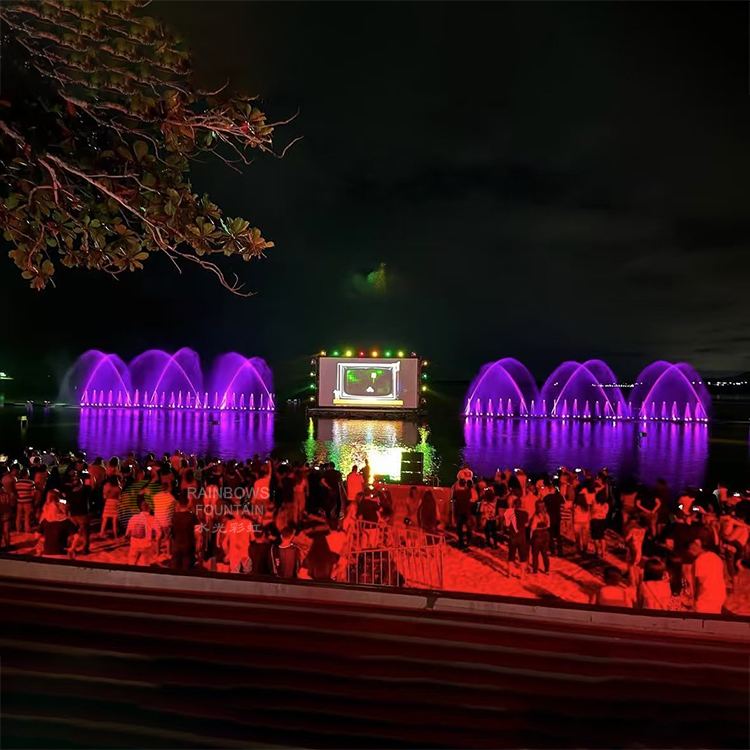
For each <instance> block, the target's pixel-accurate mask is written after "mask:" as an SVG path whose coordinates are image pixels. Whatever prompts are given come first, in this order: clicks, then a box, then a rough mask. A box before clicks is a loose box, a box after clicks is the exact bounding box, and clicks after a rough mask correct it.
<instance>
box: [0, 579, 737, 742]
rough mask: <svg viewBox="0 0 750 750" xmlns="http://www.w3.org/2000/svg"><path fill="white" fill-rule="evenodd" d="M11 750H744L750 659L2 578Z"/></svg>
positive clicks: (655, 643)
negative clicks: (263, 749)
mask: <svg viewBox="0 0 750 750" xmlns="http://www.w3.org/2000/svg"><path fill="white" fill-rule="evenodd" d="M0 600H1V602H0V606H1V607H2V623H3V625H2V631H1V632H0V644H1V645H2V649H1V651H0V654H1V656H2V662H1V664H2V742H3V747H18V746H24V747H63V746H64V747H73V746H76V747H113V746H119V747H124V746H131V747H133V746H135V747H248V746H253V745H257V746H269V745H281V746H286V747H290V746H295V747H300V746H303V747H304V746H308V747H341V748H343V747H370V748H376V747H407V746H408V747H519V746H520V747H635V746H641V747H643V746H646V747H677V746H679V747H747V746H748V718H749V717H748V713H749V712H748V705H749V703H748V699H749V695H748V693H749V690H748V688H749V685H750V669H749V666H750V644H748V643H729V642H718V641H716V640H707V639H704V638H701V639H697V638H696V639H689V638H686V637H683V636H677V635H673V636H667V635H656V634H646V633H642V634H638V633H624V632H614V631H604V630H601V629H596V630H595V629H593V628H590V627H585V626H581V625H564V626H561V625H553V624H540V623H538V622H534V623H532V622H524V621H519V620H518V619H517V618H513V619H511V618H508V619H502V618H498V617H481V616H479V617H478V616H471V617H470V618H469V616H467V615H448V614H438V613H436V612H429V611H416V612H408V611H405V610H396V609H393V610H390V609H384V608H379V609H372V608H370V609H367V608H364V607H358V606H349V605H343V604H335V603H325V604H323V603H313V602H305V601H299V600H295V601H292V600H282V599H269V598H238V597H231V596H211V597H207V596H200V595H194V594H175V593H168V592H166V591H165V592H158V593H154V592H147V591H133V590H123V589H105V588H84V587H82V586H78V585H75V586H72V585H71V586H67V585H61V584H56V585H48V584H44V583H34V584H33V585H31V584H25V583H22V582H21V583H17V582H12V581H9V580H0Z"/></svg>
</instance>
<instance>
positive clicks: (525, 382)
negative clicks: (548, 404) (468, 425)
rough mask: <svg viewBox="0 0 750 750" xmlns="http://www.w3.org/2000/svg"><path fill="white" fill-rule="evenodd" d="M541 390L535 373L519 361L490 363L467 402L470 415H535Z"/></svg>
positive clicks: (468, 394)
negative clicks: (533, 375) (533, 374)
mask: <svg viewBox="0 0 750 750" xmlns="http://www.w3.org/2000/svg"><path fill="white" fill-rule="evenodd" d="M537 403H539V391H538V390H537V387H536V383H535V382H534V378H533V377H532V376H531V373H530V372H529V371H528V370H527V369H526V367H525V366H524V365H522V364H521V363H520V362H519V361H518V360H517V359H513V358H512V357H506V358H505V359H499V360H498V361H497V362H488V363H487V364H486V365H484V366H483V367H482V369H481V370H480V371H479V374H478V375H477V376H476V377H475V378H474V380H473V381H472V383H471V385H470V386H469V390H468V392H467V395H466V400H465V401H464V414H465V415H466V416H475V417H481V416H489V417H509V416H533V415H534V410H535V408H536V404H537Z"/></svg>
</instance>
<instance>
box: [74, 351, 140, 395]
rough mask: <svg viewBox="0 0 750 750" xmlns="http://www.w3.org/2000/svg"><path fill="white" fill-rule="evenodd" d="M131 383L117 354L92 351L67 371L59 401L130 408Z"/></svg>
mask: <svg viewBox="0 0 750 750" xmlns="http://www.w3.org/2000/svg"><path fill="white" fill-rule="evenodd" d="M132 392H133V389H132V381H131V378H130V371H129V370H128V366H127V365H126V364H125V363H124V362H123V361H122V360H121V359H120V357H118V356H117V355H116V354H105V353H104V352H100V351H99V350H98V349H90V350H89V351H87V352H85V353H84V354H82V355H81V356H80V357H79V358H78V359H77V360H76V362H75V364H74V365H73V367H71V368H70V370H68V372H67V374H66V376H65V379H64V380H63V384H62V388H61V390H60V400H61V401H64V402H69V403H80V404H82V405H83V404H85V405H92V406H93V405H96V406H116V405H117V403H118V402H119V403H121V404H122V405H123V406H131V405H132V400H131V393H132Z"/></svg>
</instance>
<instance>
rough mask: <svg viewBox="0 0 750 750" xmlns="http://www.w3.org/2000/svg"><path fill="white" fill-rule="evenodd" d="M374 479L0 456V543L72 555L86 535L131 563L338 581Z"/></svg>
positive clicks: (233, 464) (380, 502)
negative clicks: (120, 543)
mask: <svg viewBox="0 0 750 750" xmlns="http://www.w3.org/2000/svg"><path fill="white" fill-rule="evenodd" d="M390 515H392V502H391V500H390V493H389V492H388V490H387V488H386V487H382V486H380V485H377V486H375V487H371V486H370V468H369V464H368V463H367V462H366V461H365V464H364V466H363V467H362V471H361V472H360V471H359V470H358V469H357V468H356V467H354V469H353V470H352V471H351V472H350V473H349V475H348V476H347V478H346V480H344V479H343V478H342V476H341V473H340V472H339V470H338V469H337V468H336V466H335V465H334V463H333V462H328V463H323V464H320V465H315V466H310V465H309V464H304V465H303V464H301V463H298V464H290V463H289V462H287V461H279V460H272V459H270V458H267V459H261V458H260V456H257V455H256V456H254V457H253V458H249V459H248V460H247V461H234V460H231V461H222V460H221V459H204V458H196V456H194V455H185V454H183V453H182V452H180V451H179V450H175V451H174V453H173V454H171V455H168V454H166V455H164V456H162V457H160V458H157V457H156V456H155V455H154V454H152V453H150V454H148V455H147V456H146V457H145V458H144V459H143V460H140V459H139V458H137V457H136V456H135V454H133V453H129V454H128V455H127V456H126V457H125V458H124V459H120V458H118V457H113V458H111V459H109V460H108V461H105V460H104V459H102V458H101V457H97V458H95V459H94V460H93V461H92V462H91V463H89V462H87V460H86V458H85V456H84V455H83V454H82V453H78V454H70V455H65V456H59V455H56V454H55V453H52V452H49V453H40V452H38V451H31V452H30V453H29V454H28V455H27V456H25V457H24V459H23V460H22V461H13V462H5V463H3V464H0V518H2V524H3V539H2V547H3V548H4V549H5V550H9V549H10V548H11V547H12V546H13V544H12V536H11V534H12V532H13V531H14V530H15V531H16V532H18V533H19V534H26V535H29V534H32V533H33V534H35V535H36V540H37V544H36V552H37V554H39V555H41V556H44V557H49V558H63V557H69V558H74V557H76V556H77V555H78V554H84V555H87V554H89V552H90V542H91V539H92V536H96V537H97V538H99V539H102V540H103V539H108V538H112V539H115V540H117V539H118V538H120V537H122V536H124V537H125V539H126V541H127V544H128V557H127V561H128V563H129V564H131V565H151V564H152V563H154V562H156V561H159V562H162V563H163V562H166V563H167V564H168V565H170V566H171V567H173V568H174V569H177V570H190V569H192V568H194V567H196V566H197V567H204V568H208V569H212V570H217V569H218V570H222V569H226V570H229V571H231V572H236V573H247V574H252V575H275V576H279V577H282V578H312V579H315V580H331V579H334V580H345V578H346V562H347V555H346V552H347V550H346V546H347V542H348V540H349V537H350V534H349V531H350V530H351V528H352V527H353V525H354V523H355V521H356V520H357V519H362V520H375V521H377V522H380V520H381V519H387V518H388V517H389V516H390Z"/></svg>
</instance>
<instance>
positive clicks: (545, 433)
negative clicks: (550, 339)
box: [463, 417, 708, 487]
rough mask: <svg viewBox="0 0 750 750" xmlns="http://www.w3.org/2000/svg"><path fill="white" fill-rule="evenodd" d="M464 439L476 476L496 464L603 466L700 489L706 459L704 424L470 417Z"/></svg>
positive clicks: (619, 473) (490, 470) (546, 467)
mask: <svg viewBox="0 0 750 750" xmlns="http://www.w3.org/2000/svg"><path fill="white" fill-rule="evenodd" d="M643 433H645V436H640V435H642V434H643ZM464 441H465V447H464V450H463V457H464V459H465V460H466V461H467V462H468V463H469V465H470V466H471V467H472V468H473V469H474V471H476V472H479V473H480V474H492V473H494V471H495V469H496V468H498V467H503V468H506V467H508V468H514V467H517V466H522V467H524V468H525V469H526V470H528V471H532V472H540V471H548V470H550V469H554V468H555V467H558V466H561V465H564V466H567V467H568V468H571V469H572V468H575V467H582V468H583V467H585V468H588V469H591V470H597V469H600V468H601V467H603V466H606V467H607V468H608V469H609V471H610V474H612V475H613V476H615V477H625V476H634V477H638V478H639V479H640V480H641V481H643V482H647V483H649V484H651V483H653V482H655V481H656V479H657V478H658V477H664V478H665V479H666V480H667V482H668V483H669V484H670V486H672V487H684V486H694V487H700V486H702V484H703V481H704V478H705V474H706V467H707V463H708V426H707V425H705V424H675V423H671V422H643V423H638V422H618V421H613V420H603V421H582V420H578V419H570V420H567V419H516V420H503V419H482V418H478V417H470V418H468V419H466V420H465V423H464Z"/></svg>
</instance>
